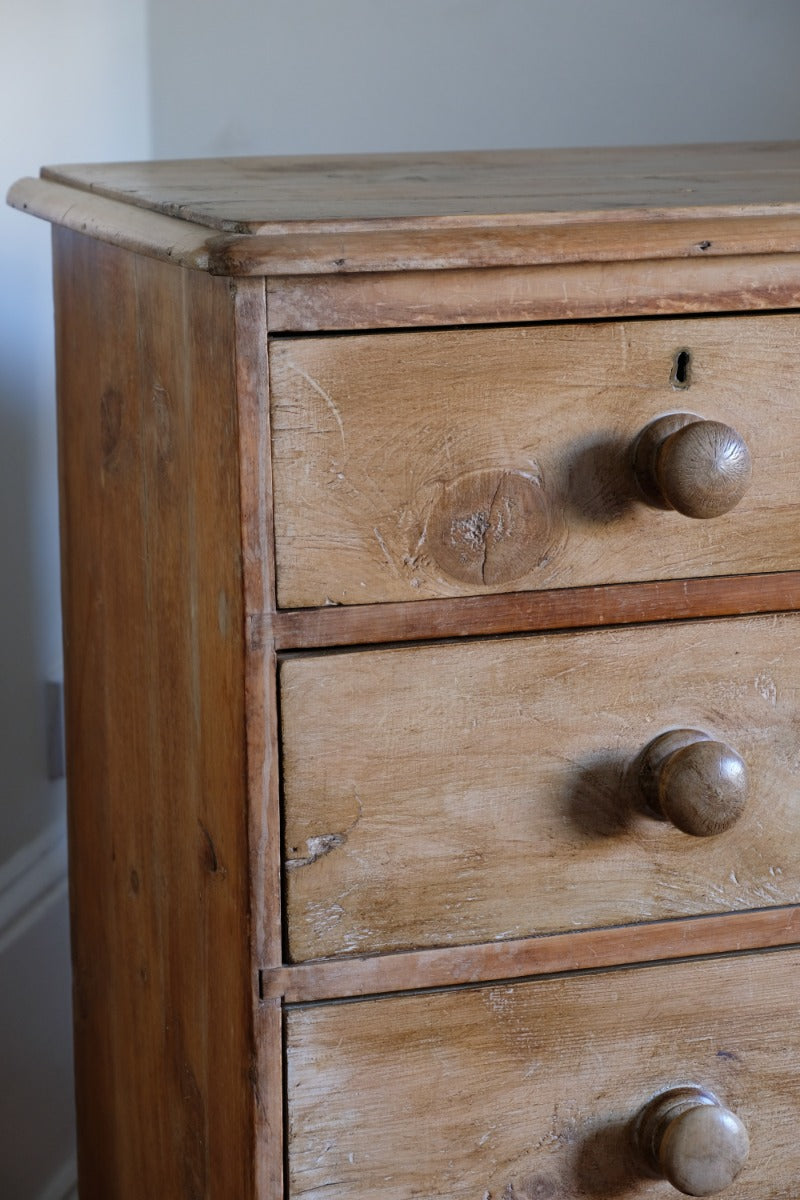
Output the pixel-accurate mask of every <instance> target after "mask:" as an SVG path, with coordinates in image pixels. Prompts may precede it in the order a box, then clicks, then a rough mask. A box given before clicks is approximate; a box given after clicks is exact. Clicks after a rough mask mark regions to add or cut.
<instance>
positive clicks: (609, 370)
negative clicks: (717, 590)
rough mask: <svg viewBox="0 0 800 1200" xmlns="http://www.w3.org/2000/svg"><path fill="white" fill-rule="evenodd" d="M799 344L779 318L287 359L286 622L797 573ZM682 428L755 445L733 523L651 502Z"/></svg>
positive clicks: (344, 340)
mask: <svg viewBox="0 0 800 1200" xmlns="http://www.w3.org/2000/svg"><path fill="white" fill-rule="evenodd" d="M799 333H800V317H798V316H796V315H778V314H776V315H769V316H757V317H738V316H737V317H728V318H715V319H706V320H704V319H689V320H644V321H636V322H629V323H619V322H608V323H600V324H584V325H568V324H565V325H553V326H529V327H515V328H495V329H470V330H455V331H452V330H451V331H445V330H441V331H435V332H422V333H420V332H401V333H386V334H372V335H364V336H346V337H324V338H322V337H307V338H288V339H276V340H273V341H272V342H271V350H270V379H271V391H272V423H273V459H274V464H273V466H274V488H275V501H276V514H275V537H276V556H277V580H278V599H279V604H280V605H281V606H282V607H290V606H309V605H312V606H313V605H322V604H329V603H336V604H355V603H367V602H373V601H388V600H413V599H420V598H423V597H436V596H455V595H466V594H480V593H489V592H500V591H507V590H531V589H534V590H535V589H546V588H553V587H566V586H570V587H571V586H580V585H588V584H601V583H614V582H618V581H626V580H652V579H670V578H684V577H688V576H706V575H720V574H729V573H730V574H735V573H739V572H760V571H777V570H783V569H792V568H796V567H797V565H798V561H799V560H800V521H798V519H797V495H796V488H795V484H794V474H793V471H792V470H791V469H787V467H789V466H790V464H791V463H792V462H794V461H795V460H796V459H797V457H798V454H799V453H800V405H798V403H797V397H798V392H799V391H800V388H799V387H798V384H800V361H798V355H797V351H796V346H797V342H798V334H799ZM682 356H683V357H682ZM687 356H688V357H687ZM675 411H686V412H690V413H694V414H696V415H697V416H699V417H702V418H706V419H709V420H711V419H713V420H715V421H719V422H723V423H724V424H726V425H729V426H731V427H732V428H733V429H735V430H736V431H737V432H738V433H739V435H741V437H742V438H743V439H744V441H745V443H746V444H747V447H748V448H749V452H750V455H751V459H752V480H751V483H750V487H749V490H748V491H747V492H746V494H745V495H744V497H743V498H742V499H741V500H740V501H739V503H738V504H737V505H736V507H735V508H733V509H732V511H730V512H727V513H725V514H724V515H721V516H716V517H713V518H710V519H703V520H694V519H692V518H691V517H687V516H683V515H680V514H679V513H676V512H675V511H664V510H663V509H660V508H656V507H651V506H649V505H648V504H645V503H643V502H642V500H641V499H640V493H639V489H638V485H637V484H636V481H635V477H634V470H633V467H632V446H633V444H634V443H635V441H636V439H637V436H638V434H639V432H640V431H641V430H642V429H643V428H645V427H646V426H648V425H649V424H650V423H651V422H652V421H653V420H654V419H655V418H656V417H658V416H660V415H662V414H664V413H667V412H675ZM692 469H694V468H692Z"/></svg>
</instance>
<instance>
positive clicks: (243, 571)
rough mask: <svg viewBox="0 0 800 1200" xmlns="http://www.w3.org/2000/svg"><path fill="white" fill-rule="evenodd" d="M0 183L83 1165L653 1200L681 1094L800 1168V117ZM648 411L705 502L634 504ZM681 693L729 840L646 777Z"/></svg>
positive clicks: (196, 1185) (262, 1195) (388, 1190)
mask: <svg viewBox="0 0 800 1200" xmlns="http://www.w3.org/2000/svg"><path fill="white" fill-rule="evenodd" d="M9 200H10V202H11V203H12V204H14V205H16V206H17V207H19V208H22V209H24V210H25V211H28V212H30V213H32V214H35V215H39V216H43V217H45V218H46V219H47V220H49V221H51V222H52V223H53V224H54V225H56V226H58V227H60V228H58V229H57V230H56V235H55V294H56V306H55V307H56V326H57V349H58V374H59V441H60V470H61V501H62V536H63V591H64V629H65V669H66V692H67V736H68V764H69V805H70V812H69V823H70V856H71V861H70V874H71V883H70V887H71V908H72V923H73V926H72V927H73V957H74V970H75V1039H76V1040H75V1057H76V1073H77V1108H78V1127H79V1169H80V1192H81V1197H82V1200H111V1198H113V1200H141V1198H142V1197H143V1196H148V1197H150V1196H153V1197H158V1198H159V1200H161V1198H162V1197H163V1198H164V1200H172V1198H173V1197H174V1198H175V1200H178V1198H181V1200H183V1198H184V1197H185V1198H187V1200H189V1198H191V1200H230V1198H232V1197H236V1200H300V1197H305V1198H307V1200H312V1198H313V1200H316V1198H317V1197H319V1200H322V1198H323V1197H325V1200H336V1197H341V1200H373V1197H376V1196H380V1197H382V1200H383V1198H385V1200H410V1197H412V1196H417V1197H420V1198H423V1197H424V1198H425V1200H459V1198H460V1197H462V1196H463V1197H464V1200H467V1197H469V1200H533V1198H535V1197H545V1196H549V1197H553V1198H555V1197H559V1198H563V1200H574V1198H575V1197H577V1196H581V1195H592V1196H596V1197H601V1198H602V1197H608V1200H612V1197H613V1198H614V1200H620V1198H621V1197H622V1196H630V1197H631V1200H633V1197H634V1196H636V1197H638V1196H640V1195H641V1196H642V1197H644V1196H645V1195H647V1196H648V1197H651V1196H652V1197H662V1196H663V1197H664V1200H667V1198H668V1196H669V1195H671V1194H672V1190H671V1189H670V1188H669V1187H668V1186H667V1185H666V1184H660V1183H658V1182H653V1181H652V1180H645V1179H644V1178H643V1177H642V1175H641V1169H640V1167H639V1166H638V1165H637V1164H636V1163H635V1162H634V1161H633V1158H632V1157H631V1150H630V1145H631V1142H630V1136H629V1135H630V1127H631V1121H632V1119H633V1118H635V1116H636V1113H637V1112H639V1111H640V1110H641V1108H642V1105H644V1104H646V1103H647V1102H648V1101H649V1100H650V1099H651V1097H652V1096H653V1095H654V1094H655V1093H657V1092H661V1091H662V1090H663V1089H665V1088H669V1087H672V1086H674V1085H676V1084H686V1083H693V1084H697V1086H698V1087H701V1088H711V1089H713V1090H714V1091H715V1092H717V1093H718V1094H719V1095H720V1098H721V1101H722V1103H724V1104H725V1105H727V1106H728V1107H729V1108H730V1109H731V1110H732V1111H733V1112H735V1113H737V1114H738V1115H739V1116H740V1117H741V1118H742V1120H743V1121H744V1123H745V1126H746V1127H747V1129H748V1131H749V1134H750V1138H751V1143H752V1151H751V1158H750V1161H749V1163H748V1165H747V1166H746V1168H745V1170H744V1172H743V1173H742V1175H741V1177H740V1180H738V1181H737V1182H736V1183H735V1184H734V1185H733V1186H732V1187H731V1188H730V1189H729V1191H728V1193H727V1194H728V1195H729V1196H730V1200H745V1197H750V1196H753V1195H758V1196H759V1197H760V1198H761V1200H796V1195H797V1175H798V1167H799V1166H800V1163H799V1162H798V1152H797V1139H796V1136H795V1130H796V1125H797V1115H798V1114H797V1111H796V1109H797V1096H796V1092H797V1089H796V1087H795V1084H794V1081H795V1079H796V1076H797V1066H798V1064H797V1061H796V1059H797V1037H796V1033H795V1026H796V990H797V989H796V986H795V980H796V976H797V967H798V965H800V964H799V962H798V955H797V952H796V950H795V949H792V950H790V951H786V950H780V951H776V952H774V953H772V952H768V951H771V950H773V949H774V948H776V947H786V946H796V945H797V944H798V943H800V935H799V934H798V921H799V920H800V889H799V888H798V883H799V882H800V860H799V859H798V854H797V848H796V842H797V838H796V824H797V821H796V812H795V809H796V803H795V800H796V794H795V793H796V788H795V787H794V782H795V780H796V776H797V769H798V765H799V764H800V760H799V759H798V749H797V737H796V728H797V712H798V703H799V702H800V696H798V676H797V669H796V667H795V663H796V662H797V661H798V660H800V655H799V654H798V650H800V633H798V624H797V622H798V617H797V616H796V615H794V613H795V610H797V609H798V607H800V582H798V581H800V571H798V566H800V559H799V557H798V549H800V545H799V543H798V531H797V521H796V506H797V501H796V495H795V490H796V489H795V487H794V482H793V480H794V464H795V461H796V459H797V449H798V438H800V426H798V417H797V390H798V382H800V371H799V370H798V368H797V366H796V361H797V354H796V341H797V338H796V333H797V316H796V315H792V314H787V313H786V312H778V311H775V310H777V309H786V308H790V309H791V308H795V309H796V308H798V307H800V143H797V144H782V145H781V144H771V145H762V146H748V145H744V146H722V147H708V146H695V147H662V148H655V149H652V150H640V149H635V150H634V149H623V150H590V151H578V150H570V151H563V152H558V151H534V152H522V151H513V152H507V153H490V154H454V155H452V154H451V155H382V156H374V157H370V158H363V157H362V158H358V157H337V158H327V159H297V158H292V159H240V160H218V161H202V162H200V161H197V162H188V163H152V164H115V165H111V166H96V167H94V166H83V167H53V168H47V169H45V170H44V172H43V177H42V178H41V179H39V180H23V181H20V183H18V184H16V185H15V186H14V187H13V188H12V190H11V193H10V196H9ZM215 276H222V278H215ZM767 309H769V310H772V311H771V312H769V314H767V313H766V312H762V313H761V315H754V314H755V312H756V310H767ZM723 313H730V314H733V315H730V316H722V315H721V314H723ZM700 314H708V315H707V316H705V317H702V316H701V315H700ZM645 317H658V318H659V319H657V320H655V319H654V320H649V319H641V318H645ZM586 318H602V319H603V320H602V322H601V321H600V320H597V321H595V322H594V323H591V322H587V321H586V320H585V319H586ZM606 318H610V320H605V319H606ZM634 318H635V319H634ZM543 321H551V322H557V323H556V324H550V325H546V324H541V322H543ZM521 322H528V323H530V322H540V324H538V325H532V324H528V325H527V326H526V327H522V325H521V324H520V323H521ZM464 326H468V327H469V328H463V327H464ZM481 326H482V327H483V328H480V327H481ZM421 327H422V328H421ZM401 329H402V330H403V332H400V330H401ZM340 333H341V334H344V333H347V334H348V336H340ZM353 334H355V336H351V335H353ZM681 361H683V366H682V367H680V369H679V363H680V362H681ZM270 388H273V389H274V396H273V400H272V403H270ZM675 411H688V412H697V414H698V415H699V416H701V417H703V418H707V419H713V420H719V421H722V422H725V423H727V424H728V425H730V426H732V427H733V428H735V429H736V430H737V431H738V433H739V434H741V435H742V436H743V437H744V439H745V441H746V443H747V446H748V448H749V451H750V453H751V454H752V458H753V475H752V483H751V485H750V488H749V490H748V491H747V492H746V494H745V495H744V496H743V498H742V499H741V501H740V502H739V504H738V505H737V506H736V507H735V508H734V509H733V510H732V512H730V513H728V514H726V515H724V516H722V517H718V518H714V519H711V520H704V521H694V520H691V519H688V518H686V517H680V516H678V515H676V514H675V513H674V512H667V511H663V510H657V509H654V508H648V507H646V506H645V504H643V503H642V501H641V498H640V497H639V496H638V493H637V491H636V488H635V485H634V482H633V474H632V456H631V455H632V444H633V441H634V439H635V438H636V436H637V435H638V433H639V432H640V430H641V428H642V427H643V426H644V425H645V424H647V423H648V422H649V421H651V420H652V419H653V418H654V417H656V416H659V415H661V414H663V413H665V412H675ZM272 419H274V429H273V428H272V427H271V420H272ZM723 433H724V437H723V438H722V440H723V441H725V439H726V438H727V433H725V431H723ZM706 466H707V464H706ZM276 537H277V552H276V547H275V538H276ZM757 613H760V614H773V613H782V614H785V615H778V616H766V615H762V616H756V615H755V614H757ZM737 614H738V615H737ZM700 617H718V618H726V619H718V620H707V621H699V620H695V621H693V622H691V623H690V622H689V621H688V620H687V621H686V623H684V624H681V625H678V624H676V623H675V622H676V620H677V619H678V618H684V619H687V618H700ZM644 621H657V622H660V624H659V625H649V626H645V625H643V624H639V625H637V624H635V623H636V622H644ZM593 625H594V626H606V627H607V628H605V629H601V628H597V629H594V630H592V631H587V627H590V626H593ZM581 627H582V628H583V629H584V632H579V629H580V628H581ZM547 630H551V631H555V630H560V631H562V632H559V633H554V632H550V633H548V632H546V631H547ZM497 634H507V635H510V636H508V637H504V638H502V639H501V638H496V637H495V638H492V637H491V635H497ZM471 637H475V638H477V637H480V638H481V640H470V638H471ZM443 639H452V641H451V642H450V643H447V642H445V641H444V640H443ZM403 642H407V643H411V644H410V645H406V646H403V645H401V644H400V643H403ZM384 643H397V644H395V645H393V646H392V645H384ZM347 647H351V649H347ZM358 647H360V649H358ZM370 647H372V648H370ZM279 715H280V720H281V722H282V730H280V731H279V728H278V723H279ZM676 726H681V727H689V728H700V729H701V730H704V731H705V732H707V733H708V734H710V735H712V736H713V737H715V738H719V739H721V740H723V741H725V742H727V743H728V744H730V745H731V746H732V747H733V748H734V749H735V750H736V751H738V753H740V754H741V755H742V758H743V759H744V760H745V762H746V764H747V767H748V770H749V773H750V782H749V786H748V791H747V797H746V804H745V807H744V811H743V813H742V815H741V816H740V817H739V818H738V820H737V821H736V822H735V823H734V824H733V826H732V828H730V829H729V830H728V831H727V832H725V833H723V834H721V835H719V836H717V837H710V838H704V839H695V838H690V837H688V836H687V835H685V834H681V833H679V832H678V830H676V829H675V828H673V827H672V826H670V825H669V824H665V823H659V822H658V821H656V820H655V819H653V818H652V817H650V816H646V815H644V814H643V813H642V812H641V811H640V809H639V808H638V807H637V803H636V800H635V796H634V793H633V790H632V788H631V779H632V776H631V773H630V771H629V767H630V765H631V763H632V762H633V761H634V760H635V757H636V755H637V754H638V753H639V751H641V749H642V748H643V747H644V746H645V745H646V744H647V743H648V742H650V741H651V740H652V738H653V737H654V736H655V735H657V734H658V733H660V732H662V731H663V730H664V729H667V728H674V727H676ZM279 732H280V733H281V738H279ZM284 800H285V808H282V802H283V801H284ZM284 902H285V903H284ZM284 908H285V911H284ZM720 955H725V956H733V957H725V958H721V957H719V956H720ZM706 956H717V957H715V958H713V959H707V958H706ZM666 960H673V961H671V962H667V961H666ZM643 963H653V964H657V965H653V966H648V967H643V966H642V965H641V964H643ZM636 964H639V965H636ZM46 969H47V965H46V964H43V978H46ZM587 971H591V972H597V973H595V974H588V973H587ZM562 973H563V977H562ZM514 981H516V982H514ZM431 989H432V990H431ZM391 993H394V994H391ZM328 1001H335V1003H328ZM285 1118H288V1121H285ZM285 1168H288V1177H285Z"/></svg>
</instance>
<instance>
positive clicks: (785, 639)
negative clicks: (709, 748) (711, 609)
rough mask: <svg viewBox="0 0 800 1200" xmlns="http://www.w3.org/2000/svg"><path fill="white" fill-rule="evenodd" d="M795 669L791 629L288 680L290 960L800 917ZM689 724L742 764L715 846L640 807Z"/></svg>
mask: <svg viewBox="0 0 800 1200" xmlns="http://www.w3.org/2000/svg"><path fill="white" fill-rule="evenodd" d="M798 662H800V619H798V617H797V616H796V615H794V614H792V615H787V616H783V617H761V618H751V619H746V620H745V619H740V620H738V621H715V622H701V623H697V622H691V623H687V624H683V625H668V626H660V627H652V628H635V627H634V628H628V629H623V630H613V631H610V630H606V631H602V632H591V633H580V634H578V633H570V634H560V635H555V636H549V637H547V636H536V637H532V638H511V639H504V640H501V641H498V640H495V641H476V642H471V643H468V644H464V643H448V644H445V645H441V646H437V645H433V646H427V647H424V648H423V647H417V646H411V647H403V648H398V649H391V650H370V651H364V652H361V653H349V654H344V653H342V654H335V655H320V656H316V655H314V656H309V655H301V656H300V657H299V658H296V659H291V660H288V661H286V662H284V663H283V664H282V667H281V675H280V682H281V719H282V722H283V763H284V766H283V775H284V808H285V817H284V819H285V830H284V839H285V863H284V867H285V873H286V897H287V913H286V920H287V929H288V944H289V950H290V954H291V957H292V959H293V960H295V961H300V960H303V959H308V958H323V957H327V956H330V955H336V954H348V953H350V954H354V953H361V954H363V953H365V952H384V951H387V950H405V949H409V948H411V947H414V946H418V947H422V946H436V945H452V944H459V943H461V944H465V943H469V942H479V941H497V940H499V939H504V938H519V937H525V936H530V935H531V934H536V933H544V932H554V931H556V930H568V929H573V928H574V929H578V928H588V927H597V926H602V925H615V924H621V923H623V922H634V921H647V920H654V919H657V918H659V917H668V916H681V915H689V914H691V913H703V912H719V911H735V910H737V909H747V908H760V907H763V906H765V905H770V904H777V905H779V904H791V903H798V902H800V857H798V855H797V852H796V849H795V847H794V845H793V837H792V831H793V829H794V827H795V825H796V822H797V816H798V802H797V788H796V776H797V770H798V766H800V745H798V739H797V713H798V711H800V671H799V670H798V666H797V664H798ZM680 726H688V727H691V728H694V729H699V730H703V731H705V732H707V733H708V734H710V735H712V736H713V737H715V738H717V739H719V740H721V741H723V742H726V743H728V744H729V745H731V746H732V747H733V748H734V749H735V750H736V751H737V752H738V753H739V754H740V755H741V756H742V758H743V759H744V760H745V762H746V764H747V770H748V774H749V779H750V784H749V795H748V797H747V800H746V803H745V811H744V813H743V814H742V816H741V817H740V819H739V820H738V821H737V822H736V824H735V825H733V827H732V828H730V829H729V830H727V832H725V833H720V834H719V835H718V836H716V837H691V836H689V835H687V834H686V833H682V832H680V831H679V830H677V829H676V828H675V827H674V826H673V825H672V824H671V823H670V822H668V821H663V820H656V819H655V818H654V817H653V816H652V815H649V814H648V812H647V811H646V808H645V803H646V801H645V797H644V795H643V794H642V793H641V792H640V791H639V790H638V786H637V778H636V769H635V768H636V762H637V759H638V758H639V756H640V755H641V753H642V751H643V750H644V748H645V747H646V745H647V744H648V743H649V742H650V741H651V740H652V739H653V738H654V737H655V736H656V735H658V734H659V733H661V732H663V731H664V730H669V729H675V728H677V727H680ZM423 830H424V833H421V831H423Z"/></svg>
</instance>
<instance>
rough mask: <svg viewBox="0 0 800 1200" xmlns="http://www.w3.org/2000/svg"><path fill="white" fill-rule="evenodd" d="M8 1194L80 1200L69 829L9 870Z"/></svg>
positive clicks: (3, 890)
mask: <svg viewBox="0 0 800 1200" xmlns="http://www.w3.org/2000/svg"><path fill="white" fill-rule="evenodd" d="M0 978H2V980H3V988H2V992H0V1061H2V1063H3V1073H4V1082H5V1083H6V1094H5V1095H0V1128H2V1129H3V1131H4V1135H5V1136H4V1137H3V1138H2V1139H0V1194H2V1196H3V1197H4V1200H6V1198H7V1200H77V1186H76V1179H77V1171H76V1166H75V1160H74V1155H75V1142H74V1111H73V1094H72V1091H73V1089H72V1064H71V1051H70V1046H71V1036H70V1026H71V1018H70V1003H69V996H70V966H69V922H68V905H67V839H66V830H65V825H64V822H63V820H60V821H57V822H55V823H54V824H52V825H50V826H48V827H47V828H45V829H44V830H43V831H42V832H41V833H40V834H38V835H37V836H36V837H35V838H34V839H33V840H32V841H30V842H28V843H27V844H26V845H25V846H23V847H22V848H21V849H20V850H18V851H17V852H16V853H15V854H14V855H12V857H11V858H9V859H8V860H7V861H6V862H5V863H3V864H2V865H0Z"/></svg>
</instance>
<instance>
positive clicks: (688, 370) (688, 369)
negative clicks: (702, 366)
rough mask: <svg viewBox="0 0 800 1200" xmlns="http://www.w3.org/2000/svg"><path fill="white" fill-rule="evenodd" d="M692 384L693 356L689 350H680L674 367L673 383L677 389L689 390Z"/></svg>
mask: <svg viewBox="0 0 800 1200" xmlns="http://www.w3.org/2000/svg"><path fill="white" fill-rule="evenodd" d="M691 382H692V356H691V354H690V352H689V351H688V350H679V351H678V353H677V354H676V355H675V362H674V364H673V367H672V379H671V383H672V386H673V387H676V388H688V386H689V384H690V383H691Z"/></svg>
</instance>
